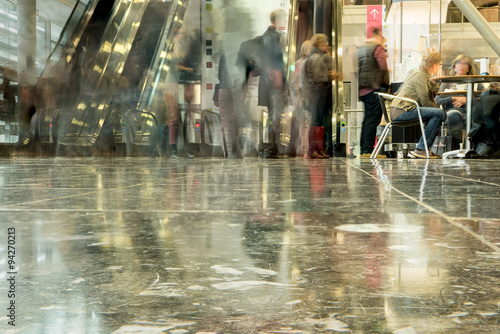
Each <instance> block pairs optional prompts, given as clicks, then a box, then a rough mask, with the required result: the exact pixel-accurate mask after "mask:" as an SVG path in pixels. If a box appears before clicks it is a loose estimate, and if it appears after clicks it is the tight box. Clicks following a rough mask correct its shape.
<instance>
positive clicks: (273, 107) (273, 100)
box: [258, 9, 286, 159]
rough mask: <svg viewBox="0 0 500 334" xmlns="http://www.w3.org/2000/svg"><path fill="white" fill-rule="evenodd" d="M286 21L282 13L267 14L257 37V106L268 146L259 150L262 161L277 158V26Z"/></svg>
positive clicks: (281, 77) (280, 73)
mask: <svg viewBox="0 0 500 334" xmlns="http://www.w3.org/2000/svg"><path fill="white" fill-rule="evenodd" d="M285 20H286V13H285V12H284V11H283V10H279V9H278V10H274V11H273V12H271V15H270V21H271V25H270V26H269V27H268V28H267V30H266V32H264V34H263V35H262V36H261V38H260V40H261V50H260V51H261V52H260V59H259V60H260V70H259V74H260V79H259V97H258V105H259V106H265V107H267V111H268V118H267V119H268V121H267V122H268V124H266V126H267V128H268V129H269V140H270V145H269V147H267V145H264V146H265V147H263V148H262V157H263V158H264V159H274V158H277V157H278V148H279V145H280V142H281V140H280V122H281V114H282V113H283V111H284V109H285V62H284V60H283V52H282V50H281V44H280V39H281V34H280V33H279V32H278V27H279V26H280V24H282V23H283V22H284V21H285Z"/></svg>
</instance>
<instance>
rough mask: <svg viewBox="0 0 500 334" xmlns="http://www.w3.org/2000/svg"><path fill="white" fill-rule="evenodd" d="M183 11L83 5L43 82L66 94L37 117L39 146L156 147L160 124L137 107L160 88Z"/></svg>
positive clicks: (123, 2) (151, 5)
mask: <svg viewBox="0 0 500 334" xmlns="http://www.w3.org/2000/svg"><path fill="white" fill-rule="evenodd" d="M186 7H187V1H162V2H159V1H149V0H141V1H137V0H136V1H129V0H115V1H109V0H100V1H99V0H88V1H79V2H78V3H77V5H76V6H75V10H74V11H73V14H72V15H71V17H70V19H69V20H68V23H67V24H66V27H65V29H64V31H63V34H62V36H61V38H60V40H59V42H58V44H57V46H56V48H55V50H54V52H53V53H52V54H51V57H50V59H49V62H48V65H47V69H46V70H44V72H43V73H42V75H41V77H40V80H39V82H41V83H42V84H44V83H47V82H51V81H59V82H58V84H57V85H50V86H51V87H61V89H59V94H58V95H57V96H56V97H58V98H54V99H51V101H50V102H46V103H45V108H44V110H43V111H42V112H41V113H40V117H39V122H38V134H39V140H40V142H41V143H42V144H44V143H46V144H52V145H53V146H56V145H57V148H58V149H59V151H58V154H66V153H69V152H75V151H76V152H77V154H83V155H85V154H88V153H90V152H92V151H95V150H96V149H97V150H98V151H109V150H111V151H112V150H116V147H117V146H119V145H120V144H125V145H129V146H130V145H136V146H145V147H148V148H149V149H151V148H154V147H155V146H156V142H157V138H158V123H157V120H156V117H155V115H154V114H153V113H149V112H147V111H146V110H145V109H144V108H143V107H142V103H141V102H140V101H141V100H142V99H144V97H145V96H146V95H147V93H148V92H149V91H150V90H151V89H153V90H154V89H155V87H151V86H148V84H158V83H159V82H160V81H159V79H160V78H161V77H162V72H164V71H165V66H163V65H164V64H163V63H164V60H163V59H164V58H167V55H168V54H169V52H170V51H171V49H172V47H173V45H172V43H173V31H174V30H175V28H177V27H180V25H182V19H183V15H184V12H185V10H186ZM48 86H49V85H48ZM45 95H48V96H50V94H45ZM139 107H141V108H143V109H139ZM149 153H151V152H149Z"/></svg>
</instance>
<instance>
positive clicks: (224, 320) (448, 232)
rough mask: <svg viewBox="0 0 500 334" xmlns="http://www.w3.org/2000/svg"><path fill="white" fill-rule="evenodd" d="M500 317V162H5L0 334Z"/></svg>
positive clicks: (470, 328)
mask: <svg viewBox="0 0 500 334" xmlns="http://www.w3.org/2000/svg"><path fill="white" fill-rule="evenodd" d="M9 246H10V247H9ZM13 250H15V253H13V252H12V251H13ZM499 303H500V161H499V160H431V161H426V160H416V159H405V160H403V159H399V160H398V159H385V160H380V161H370V160H360V159H345V158H334V159H329V160H317V161H315V160H304V159H301V158H286V159H278V160H259V159H257V158H245V159H243V160H222V159H201V158H196V159H191V160H189V159H183V158H180V159H177V160H173V159H166V158H58V157H57V158H42V157H40V158H29V157H18V158H0V309H2V310H3V311H2V312H0V332H1V333H29V334H38V333H51V334H52V333H56V334H58V333H82V334H91V333H172V334H174V333H175V334H182V333H200V334H201V333H337V332H345V333H396V334H412V333H500V310H499V307H500V304H499ZM12 305H14V309H13V308H12ZM12 324H15V326H12Z"/></svg>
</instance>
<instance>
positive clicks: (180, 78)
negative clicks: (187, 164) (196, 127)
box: [164, 29, 201, 158]
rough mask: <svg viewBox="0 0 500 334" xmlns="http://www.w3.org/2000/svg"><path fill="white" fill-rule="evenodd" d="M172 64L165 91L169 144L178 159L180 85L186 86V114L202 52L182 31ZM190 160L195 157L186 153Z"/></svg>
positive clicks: (175, 44) (189, 105)
mask: <svg viewBox="0 0 500 334" xmlns="http://www.w3.org/2000/svg"><path fill="white" fill-rule="evenodd" d="M173 53H174V54H173V57H172V60H171V62H170V66H169V71H168V76H167V85H166V89H165V95H164V96H165V100H166V101H167V105H168V115H169V130H168V131H169V143H170V147H171V157H172V158H178V156H179V151H178V139H179V129H180V126H181V125H182V117H181V112H180V109H179V96H178V91H179V85H180V84H182V85H184V100H185V101H186V103H187V110H186V112H187V113H188V112H190V110H191V108H192V102H193V98H194V85H195V82H196V80H198V79H199V76H200V61H201V60H200V57H201V50H200V48H199V42H198V41H196V40H195V38H194V37H192V36H189V35H188V34H186V33H185V32H184V30H182V29H180V30H179V31H178V33H177V34H176V35H175V37H174V52H173ZM186 156H187V157H188V158H193V157H194V155H193V154H191V153H190V152H186Z"/></svg>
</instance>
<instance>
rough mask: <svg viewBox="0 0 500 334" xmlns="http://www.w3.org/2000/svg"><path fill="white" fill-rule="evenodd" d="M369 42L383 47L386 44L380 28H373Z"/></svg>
mask: <svg viewBox="0 0 500 334" xmlns="http://www.w3.org/2000/svg"><path fill="white" fill-rule="evenodd" d="M368 41H369V42H372V43H377V44H380V45H382V46H383V45H384V44H385V37H384V36H382V33H381V32H380V29H379V28H373V31H372V35H371V37H370V38H369V39H368Z"/></svg>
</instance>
